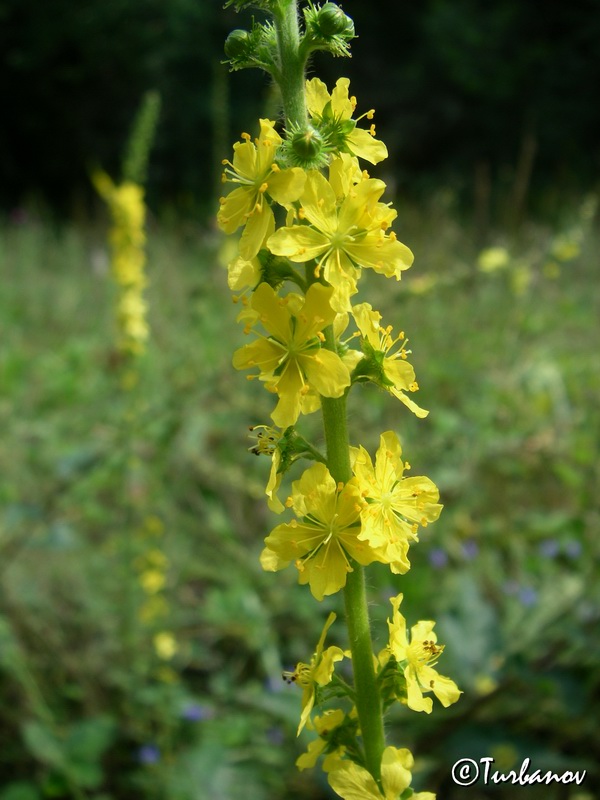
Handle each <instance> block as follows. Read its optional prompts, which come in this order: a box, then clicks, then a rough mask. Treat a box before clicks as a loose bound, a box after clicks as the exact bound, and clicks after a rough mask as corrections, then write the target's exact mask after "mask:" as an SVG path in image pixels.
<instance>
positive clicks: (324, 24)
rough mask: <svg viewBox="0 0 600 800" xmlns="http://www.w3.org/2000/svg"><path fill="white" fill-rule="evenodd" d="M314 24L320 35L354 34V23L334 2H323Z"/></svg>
mask: <svg viewBox="0 0 600 800" xmlns="http://www.w3.org/2000/svg"><path fill="white" fill-rule="evenodd" d="M316 24H317V28H318V31H319V33H320V34H321V36H327V37H328V36H335V35H338V34H345V35H348V34H350V35H354V23H353V22H352V20H351V19H350V17H348V16H347V15H346V14H344V12H343V11H342V9H341V8H340V7H339V6H338V5H336V4H335V3H325V5H324V6H323V7H322V8H321V9H320V11H319V13H318V16H317V19H316Z"/></svg>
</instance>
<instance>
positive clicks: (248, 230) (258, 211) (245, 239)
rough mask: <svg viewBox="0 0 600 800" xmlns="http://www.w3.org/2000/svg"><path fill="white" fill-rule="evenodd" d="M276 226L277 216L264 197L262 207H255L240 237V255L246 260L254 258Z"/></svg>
mask: <svg viewBox="0 0 600 800" xmlns="http://www.w3.org/2000/svg"><path fill="white" fill-rule="evenodd" d="M274 228H275V218H274V216H273V211H272V210H271V206H270V205H269V204H268V203H267V201H266V200H265V199H264V198H263V200H262V205H261V207H260V208H255V209H254V211H253V212H252V214H251V215H250V216H249V217H248V222H247V223H246V227H245V228H244V232H243V233H242V238H241V239H240V255H241V256H242V258H245V259H246V260H248V261H249V260H250V259H251V258H254V256H255V255H256V254H257V253H258V251H259V250H260V248H261V247H262V246H263V243H264V241H265V239H266V238H267V237H268V236H270V234H271V233H272V231H273V230H274Z"/></svg>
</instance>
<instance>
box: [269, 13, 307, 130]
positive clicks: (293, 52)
mask: <svg viewBox="0 0 600 800" xmlns="http://www.w3.org/2000/svg"><path fill="white" fill-rule="evenodd" d="M274 16H275V30H276V32H277V44H278V47H279V63H280V74H279V88H280V89H281V97H282V100H283V111H284V114H285V119H286V123H287V125H298V126H300V127H304V126H305V125H306V124H307V121H308V116H307V113H306V100H305V98H304V65H305V62H306V57H305V56H304V55H303V54H301V52H300V29H299V27H298V7H297V2H296V0H279V9H278V10H277V11H276V12H275V14H274Z"/></svg>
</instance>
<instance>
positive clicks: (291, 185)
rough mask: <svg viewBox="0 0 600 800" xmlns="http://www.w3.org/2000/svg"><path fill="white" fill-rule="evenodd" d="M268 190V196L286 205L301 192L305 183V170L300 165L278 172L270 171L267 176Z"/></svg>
mask: <svg viewBox="0 0 600 800" xmlns="http://www.w3.org/2000/svg"><path fill="white" fill-rule="evenodd" d="M267 183H268V187H269V188H268V190H267V191H268V192H269V194H270V196H271V197H272V198H273V200H275V202H276V203H279V204H280V205H282V206H287V205H289V204H290V203H293V202H295V201H296V200H297V199H298V198H299V197H300V195H301V194H302V192H303V191H304V185H305V183H306V172H304V170H303V169H300V167H292V168H291V169H282V170H280V171H279V172H272V173H271V175H270V176H269V178H268V181H267Z"/></svg>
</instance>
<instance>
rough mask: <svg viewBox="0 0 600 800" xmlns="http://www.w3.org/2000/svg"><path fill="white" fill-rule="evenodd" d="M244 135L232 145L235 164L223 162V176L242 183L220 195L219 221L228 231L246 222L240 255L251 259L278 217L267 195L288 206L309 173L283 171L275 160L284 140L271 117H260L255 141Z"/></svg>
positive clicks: (298, 193) (297, 168) (296, 197)
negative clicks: (258, 131) (223, 195)
mask: <svg viewBox="0 0 600 800" xmlns="http://www.w3.org/2000/svg"><path fill="white" fill-rule="evenodd" d="M242 138H243V139H244V141H243V142H237V143H236V144H234V146H233V151H234V153H233V163H231V162H229V161H224V162H223V163H224V164H226V165H227V169H226V170H225V173H224V176H223V179H224V180H225V181H227V180H230V181H232V182H233V183H238V184H240V185H239V187H238V188H237V189H234V190H233V191H232V192H230V193H229V194H228V195H227V197H222V198H221V200H220V203H221V207H220V209H219V213H218V215H217V222H218V223H219V226H220V227H221V230H223V231H224V232H225V233H233V232H234V231H236V230H237V229H238V228H239V227H240V225H245V228H244V232H243V234H242V238H241V241H240V254H241V256H242V257H243V258H244V259H245V260H247V261H249V260H250V259H252V258H254V256H255V255H256V254H257V253H258V251H259V250H260V248H261V246H262V243H263V242H264V240H265V239H266V237H267V236H268V235H269V234H270V233H272V232H273V230H274V229H275V217H274V216H273V211H272V209H271V206H270V205H269V203H268V202H267V200H266V199H265V194H268V195H269V197H271V198H272V199H273V200H275V202H277V203H279V204H280V205H283V206H287V205H289V204H290V203H292V202H294V201H295V200H297V199H298V198H299V197H300V195H301V194H302V190H303V189H304V181H305V178H306V175H305V172H304V171H303V170H302V169H300V168H299V167H292V168H291V169H284V170H282V169H280V168H279V167H278V166H277V164H276V163H275V155H276V152H277V147H278V146H279V145H280V144H281V142H282V139H281V137H280V136H279V134H278V133H277V131H276V130H275V128H274V123H273V122H271V121H270V120H268V119H261V120H260V135H259V137H258V139H256V140H255V143H253V142H251V141H250V136H249V135H248V134H245V135H244V134H242Z"/></svg>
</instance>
